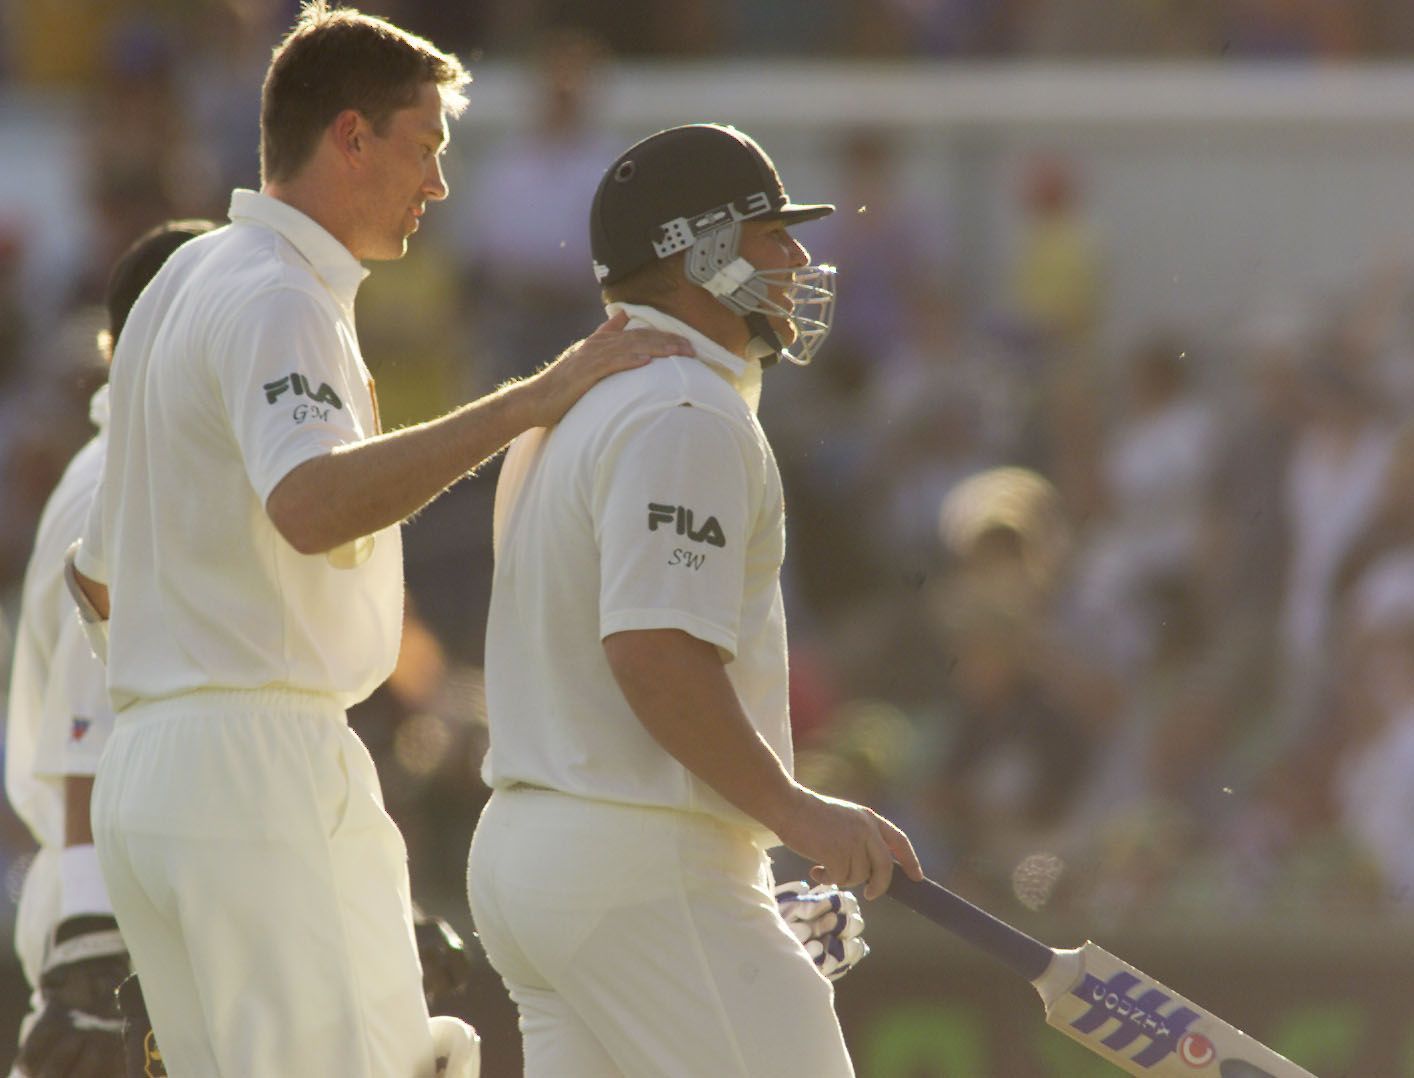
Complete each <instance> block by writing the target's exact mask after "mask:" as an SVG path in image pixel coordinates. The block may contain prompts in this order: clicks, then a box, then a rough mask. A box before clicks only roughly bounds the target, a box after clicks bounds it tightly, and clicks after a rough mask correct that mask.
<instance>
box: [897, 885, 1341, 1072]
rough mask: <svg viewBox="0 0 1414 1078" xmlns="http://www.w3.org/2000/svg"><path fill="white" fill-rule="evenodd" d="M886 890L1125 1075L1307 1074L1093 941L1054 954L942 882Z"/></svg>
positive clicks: (1050, 1021) (1057, 1027) (1052, 949)
mask: <svg viewBox="0 0 1414 1078" xmlns="http://www.w3.org/2000/svg"><path fill="white" fill-rule="evenodd" d="M889 894H890V895H892V896H893V897H894V898H895V899H897V900H898V901H900V902H902V903H903V904H904V905H905V906H907V907H909V909H911V910H914V911H915V912H916V913H920V914H922V915H923V916H924V917H926V918H928V920H930V921H932V922H933V923H934V924H936V925H939V926H941V927H942V928H945V929H947V930H948V931H949V932H952V933H953V934H955V935H957V936H958V937H960V938H962V939H964V940H966V941H967V942H969V943H971V944H972V945H973V946H974V947H977V948H978V949H979V950H981V951H983V952H985V953H986V954H989V955H991V956H992V957H993V958H995V959H997V960H998V961H1000V962H1003V963H1005V964H1006V965H1007V966H1009V967H1010V968H1011V969H1012V970H1014V971H1015V972H1017V973H1019V974H1020V975H1021V976H1023V977H1025V978H1026V979H1027V980H1028V981H1030V982H1031V983H1032V984H1033V985H1034V986H1035V987H1036V991H1037V992H1039V993H1040V994H1041V1000H1042V1002H1043V1003H1044V1004H1045V1007H1046V1021H1047V1022H1049V1023H1050V1024H1051V1025H1052V1026H1054V1027H1055V1028H1056V1029H1058V1030H1060V1031H1061V1032H1062V1033H1064V1034H1066V1035H1067V1036H1069V1037H1072V1038H1074V1039H1075V1040H1077V1041H1079V1042H1080V1043H1081V1044H1083V1045H1084V1046H1085V1047H1086V1048H1089V1049H1090V1050H1091V1051H1092V1052H1094V1053H1095V1054H1097V1055H1099V1056H1103V1057H1104V1058H1105V1059H1107V1060H1109V1061H1110V1062H1111V1063H1113V1064H1115V1066H1117V1067H1120V1068H1122V1069H1124V1070H1126V1071H1128V1072H1129V1073H1130V1074H1141V1075H1151V1076H1153V1078H1315V1075H1313V1074H1311V1072H1310V1071H1307V1070H1303V1069H1302V1068H1301V1067H1298V1066H1297V1065H1296V1064H1295V1063H1292V1062H1291V1061H1290V1060H1289V1059H1287V1058H1285V1057H1284V1056H1281V1055H1278V1054H1277V1053H1276V1052H1274V1051H1272V1050H1271V1049H1270V1048H1268V1047H1267V1046H1266V1045H1264V1044H1262V1043H1261V1042H1260V1041H1255V1040H1253V1039H1252V1038H1251V1037H1249V1036H1247V1035H1246V1034H1245V1033H1243V1032H1242V1031H1241V1030H1239V1029H1237V1028H1236V1027H1234V1026H1231V1025H1229V1024H1228V1023H1226V1022H1224V1021H1223V1020H1222V1019H1221V1018H1218V1017H1217V1016H1216V1015H1214V1014H1212V1013H1211V1012H1209V1011H1206V1010H1204V1009H1203V1008H1202V1007H1199V1006H1198V1005H1197V1004H1195V1003H1193V1002H1191V1001H1189V1000H1187V999H1184V998H1183V997H1182V996H1180V995H1178V994H1177V993H1176V992H1173V991H1172V990H1170V989H1169V988H1167V987H1166V986H1164V985H1162V984H1160V983H1159V982H1158V981H1156V980H1154V979H1153V978H1152V977H1150V976H1149V975H1148V974H1146V973H1143V972H1141V971H1140V970H1137V969H1135V968H1134V967H1133V966H1131V965H1130V964H1129V963H1127V962H1125V961H1124V960H1122V959H1120V958H1116V957H1115V956H1114V955H1112V954H1110V953H1109V952H1108V951H1106V950H1105V949H1104V948H1103V947H1100V946H1097V945H1096V944H1094V943H1086V944H1085V946H1084V947H1077V948H1074V949H1071V950H1055V949H1054V948H1051V947H1047V946H1046V945H1045V944H1044V943H1041V942H1039V941H1037V940H1034V939H1032V938H1031V937H1030V936H1028V935H1027V934H1026V933H1024V932H1022V931H1021V930H1020V929H1018V928H1015V927H1013V926H1012V925H1009V924H1007V923H1006V922H1005V921H1002V920H1000V919H998V918H996V917H993V916H992V915H991V914H990V913H988V912H987V911H986V910H984V909H982V908H981V907H980V906H974V905H973V904H972V903H971V902H968V901H967V900H966V899H965V898H962V897H961V896H959V895H955V894H953V892H951V891H949V890H948V889H947V888H946V887H944V886H942V884H939V883H936V882H934V881H933V880H930V879H926V878H925V879H924V880H922V881H921V882H915V881H913V880H910V879H908V878H906V877H905V876H904V875H903V873H901V872H895V873H894V880H893V883H892V884H891V885H890V887H889Z"/></svg>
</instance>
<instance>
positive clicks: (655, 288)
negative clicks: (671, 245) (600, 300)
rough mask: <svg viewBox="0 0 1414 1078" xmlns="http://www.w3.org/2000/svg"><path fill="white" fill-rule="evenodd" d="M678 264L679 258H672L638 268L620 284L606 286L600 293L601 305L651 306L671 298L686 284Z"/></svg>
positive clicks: (680, 258)
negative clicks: (631, 304)
mask: <svg viewBox="0 0 1414 1078" xmlns="http://www.w3.org/2000/svg"><path fill="white" fill-rule="evenodd" d="M682 261H683V256H682V255H681V254H676V255H670V256H669V257H667V258H664V259H659V260H658V261H656V262H650V263H648V265H646V266H640V267H639V268H638V269H636V270H634V271H633V272H632V273H630V274H629V275H628V276H627V277H625V278H623V280H621V281H615V282H614V283H613V284H611V285H607V286H606V287H605V288H604V289H603V290H602V295H603V297H604V302H605V303H642V304H644V305H646V306H649V307H652V306H654V305H655V303H656V302H657V301H659V300H662V299H666V298H667V297H668V296H671V295H672V294H673V293H674V292H676V291H677V290H678V287H679V285H680V283H682V282H685V281H686V280H687V278H686V277H684V276H683V272H682Z"/></svg>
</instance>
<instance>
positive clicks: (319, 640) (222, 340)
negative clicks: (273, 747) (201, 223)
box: [79, 191, 403, 710]
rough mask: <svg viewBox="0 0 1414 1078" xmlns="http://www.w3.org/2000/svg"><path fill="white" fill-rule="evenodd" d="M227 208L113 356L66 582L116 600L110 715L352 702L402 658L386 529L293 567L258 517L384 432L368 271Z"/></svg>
mask: <svg viewBox="0 0 1414 1078" xmlns="http://www.w3.org/2000/svg"><path fill="white" fill-rule="evenodd" d="M230 213H231V224H230V225H229V226H227V227H225V228H221V229H218V230H216V231H214V232H210V233H208V234H206V235H205V236H201V237H199V238H197V239H194V240H192V241H190V242H188V243H186V244H184V245H183V246H182V247H181V248H180V249H179V250H178V251H176V253H174V254H173V255H172V257H171V258H170V259H168V261H167V263H166V264H165V265H164V266H163V267H162V269H161V270H160V271H159V272H158V274H157V276H156V277H155V278H154V279H153V281H152V283H151V284H149V285H148V287H147V288H146V290H145V291H144V292H143V293H142V295H141V296H140V297H138V301H137V302H136V303H135V304H134V305H133V309H132V312H131V314H130V315H129V317H128V321H127V324H126V325H125V326H124V328H123V334H122V337H121V338H120V339H119V342H118V347H117V351H116V354H115V355H114V358H113V369H112V372H111V375H110V385H111V386H112V407H113V417H112V421H111V426H110V431H109V451H108V458H107V465H106V467H105V469H104V472H103V479H102V484H101V487H100V490H99V494H98V496H97V498H96V499H95V502H94V507H93V511H92V512H91V513H90V515H89V520H88V525H87V527H86V529H85V532H84V545H83V549H82V552H81V554H80V557H79V568H80V569H81V570H82V571H83V572H84V573H85V574H87V575H88V576H91V577H93V578H95V579H97V580H101V581H104V582H105V583H107V584H108V586H109V592H110V596H111V605H112V621H111V624H110V642H109V658H108V686H109V689H110V692H111V694H112V698H113V703H114V706H115V707H116V708H117V709H119V710H121V709H122V708H123V707H125V706H127V704H129V703H131V702H132V701H134V700H138V699H153V698H159V697H165V696H171V695H174V694H177V693H181V692H188V691H191V690H195V689H203V688H216V689H247V688H259V687H263V686H275V687H281V688H289V689H296V690H302V691H308V692H317V693H327V694H332V695H334V696H336V697H337V698H338V699H339V700H340V702H341V703H342V704H343V705H344V706H345V707H347V706H350V705H352V704H354V703H357V702H358V701H359V700H362V699H363V698H364V697H366V696H367V695H368V694H369V693H370V692H372V691H373V689H374V688H375V687H377V685H378V684H379V683H380V682H382V681H383V680H384V679H385V678H386V677H387V676H388V674H389V673H390V672H391V671H392V668H393V664H394V662H395V661H396V659H397V653H398V641H399V636H400V633H401V628H402V601H403V590H402V588H403V584H402V546H401V534H400V531H399V529H398V528H397V527H396V526H394V527H391V528H387V529H385V530H383V531H381V532H379V533H378V534H377V535H376V536H374V537H372V539H373V542H372V544H371V547H372V549H371V551H369V550H368V549H367V548H368V546H369V545H370V544H369V543H368V540H367V539H365V540H363V541H361V543H360V551H359V555H358V556H355V555H354V553H353V552H352V551H351V550H346V549H344V548H341V549H340V550H339V551H335V552H333V553H332V554H330V555H324V554H316V555H305V554H300V553H298V552H297V551H295V549H294V548H293V547H291V546H290V545H289V544H288V543H287V542H286V541H285V539H284V538H283V537H282V536H281V535H280V533H279V532H278V531H277V530H276V528H275V526H274V525H273V524H272V523H271V521H270V518H269V517H268V516H267V514H266V512H265V501H266V499H267V498H268V497H269V495H270V492H271V491H272V490H273V489H274V488H275V486H276V484H278V483H279V481H280V480H281V479H283V478H284V477H285V476H286V475H287V474H288V473H289V472H290V471H291V469H293V468H294V467H296V466H297V465H299V464H302V463H304V462H305V461H307V460H310V459H311V458H313V457H317V456H320V455H322V454H324V453H328V452H329V451H330V450H332V449H334V448H335V447H337V446H340V445H345V444H348V443H351V442H356V441H359V440H361V439H363V438H366V437H368V436H370V435H371V434H373V433H374V432H375V431H376V429H377V417H376V413H375V408H374V404H373V398H372V393H371V379H370V378H369V374H368V371H367V368H365V366H364V364H363V359H362V357H361V356H360V354H359V349H358V340H357V337H356V335H355V332H354V313H353V303H354V296H355V294H356V293H357V291H358V286H359V284H360V282H362V280H363V278H364V277H365V276H366V274H367V271H366V270H364V268H363V267H362V266H361V265H360V264H359V262H358V261H357V260H356V259H355V258H354V257H353V256H352V255H351V254H350V253H349V251H348V250H347V249H346V248H345V247H344V246H343V245H342V244H340V243H339V242H338V241H337V240H335V239H334V237H333V236H331V235H330V234H329V233H328V232H326V231H325V230H324V229H323V228H321V227H320V226H319V225H317V224H315V222H314V221H312V220H311V219H310V218H308V217H307V216H305V215H304V214H302V213H300V212H299V211H298V210H296V209H294V208H293V207H291V206H289V205H286V204H285V203H283V202H280V201H278V200H276V199H273V198H269V197H267V196H265V195H261V194H257V193H256V192H254V191H236V192H235V193H234V194H233V196H232V198H231V211H230ZM352 545H353V544H349V546H352Z"/></svg>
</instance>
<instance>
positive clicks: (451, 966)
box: [412, 905, 472, 1010]
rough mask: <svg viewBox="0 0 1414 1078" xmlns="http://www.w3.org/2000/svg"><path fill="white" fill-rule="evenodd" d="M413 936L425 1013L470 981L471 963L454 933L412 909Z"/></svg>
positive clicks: (463, 944) (424, 913) (459, 938)
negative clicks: (425, 1000)
mask: <svg viewBox="0 0 1414 1078" xmlns="http://www.w3.org/2000/svg"><path fill="white" fill-rule="evenodd" d="M412 915H413V916H412V926H413V934H414V936H415V937H416V939H417V957H418V959H419V960H420V961H421V963H422V994H423V995H424V996H425V997H426V998H427V1008H428V1010H437V1009H438V1008H439V1005H445V1001H446V998H447V997H448V996H453V995H456V994H457V993H459V992H460V991H461V990H462V989H464V988H465V987H466V986H467V984H468V983H470V981H471V971H472V961H471V956H470V955H468V954H467V953H466V944H465V943H463V942H462V938H461V936H459V935H457V931H456V929H454V928H453V927H452V926H451V925H449V924H448V923H447V922H446V921H444V920H442V918H440V917H437V916H435V915H434V914H430V913H428V912H427V911H425V910H423V909H421V908H419V907H418V906H416V905H414V906H413V909H412Z"/></svg>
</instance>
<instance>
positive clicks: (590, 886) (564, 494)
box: [468, 304, 853, 1078]
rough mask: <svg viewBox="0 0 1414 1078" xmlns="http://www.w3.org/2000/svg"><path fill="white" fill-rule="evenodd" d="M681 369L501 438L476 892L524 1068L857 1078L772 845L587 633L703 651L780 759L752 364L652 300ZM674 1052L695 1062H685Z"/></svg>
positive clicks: (771, 581) (777, 488) (776, 613)
mask: <svg viewBox="0 0 1414 1078" xmlns="http://www.w3.org/2000/svg"><path fill="white" fill-rule="evenodd" d="M619 307H622V308H623V309H624V310H626V311H627V313H628V314H629V315H630V318H631V321H630V323H629V324H630V325H648V326H653V327H656V328H659V329H664V330H668V331H671V332H674V333H677V334H680V335H681V336H683V337H685V338H687V339H688V340H689V341H690V342H691V343H692V346H693V348H694V350H695V353H696V355H695V357H694V358H683V357H678V358H671V359H659V360H657V361H655V362H654V363H652V364H650V365H649V366H647V367H643V368H640V369H637V370H634V371H629V372H625V373H621V374H619V375H615V376H614V377H612V378H608V379H605V380H604V381H603V382H601V383H600V384H599V385H597V386H595V387H594V388H593V389H591V390H590V391H589V392H588V393H586V394H585V395H584V397H583V398H582V399H581V400H580V401H579V403H578V404H576V405H575V407H574V408H572V409H571V410H570V411H569V412H568V413H567V414H566V415H565V417H564V419H562V420H561V422H560V423H559V425H558V426H556V427H554V428H553V429H551V430H549V431H544V430H536V431H530V432H528V433H526V434H524V435H522V436H521V437H520V438H518V439H517V440H516V441H515V442H514V443H513V444H512V446H511V449H510V451H509V454H508V456H507V458H506V460H505V462H504V464H503V466H502V470H501V476H500V480H499V486H498V488H497V492H496V514H495V547H496V570H495V576H494V579H493V586H492V597H491V611H490V618H489V622H488V625H487V640H486V654H487V672H486V683H487V710H488V715H489V723H490V749H489V751H488V753H487V756H486V759H485V763H484V766H483V772H482V775H483V778H484V779H485V781H486V782H487V784H488V785H490V786H491V787H492V788H493V791H494V792H493V795H492V797H491V800H490V802H489V803H488V804H487V806H486V808H485V810H484V812H483V813H482V816H481V820H480V822H479V824H478V826H477V831H476V836H475V838H474V840H473V843H472V848H471V855H470V859H469V867H468V892H469V895H470V900H471V908H472V913H473V915H474V917H475V920H476V925H477V930H478V932H479V934H480V938H481V941H482V944H483V946H484V947H485V949H486V952H487V955H488V957H489V958H490V959H491V962H492V964H493V965H494V966H495V967H496V969H497V970H498V972H500V974H501V976H502V978H503V979H504V980H505V982H506V985H507V988H508V990H509V991H510V994H511V996H512V998H513V999H514V1000H515V1002H516V1005H517V1007H518V1008H519V1010H520V1015H521V1030H522V1034H523V1042H524V1054H525V1068H526V1073H527V1074H528V1075H536V1076H540V1075H559V1074H575V1075H582V1076H589V1075H594V1076H596V1078H597V1076H599V1075H606V1076H607V1075H612V1074H666V1073H679V1074H681V1073H692V1074H702V1075H707V1074H713V1075H719V1074H743V1075H745V1074H769V1073H777V1072H782V1073H783V1072H786V1071H798V1072H799V1073H803V1074H812V1075H817V1076H824V1075H829V1076H831V1078H842V1076H844V1075H849V1074H852V1073H853V1072H852V1070H851V1068H850V1064H849V1060H848V1055H847V1053H846V1051H845V1048H844V1043H843V1039H842V1035H841V1032H840V1028H839V1023H838V1021H837V1019H836V1018H835V1015H834V1010H833V994H832V990H831V987H830V985H829V982H828V981H826V980H825V979H824V978H823V977H821V976H820V975H819V973H818V972H817V971H816V969H815V967H814V966H813V965H812V963H811V960H810V958H809V957H807V956H806V954H805V952H804V951H803V950H802V949H801V947H800V946H799V944H798V943H797V942H796V938H795V936H794V935H792V933H791V931H790V930H789V929H788V928H787V927H786V925H785V922H783V921H782V919H781V917H780V915H779V914H778V913H777V909H776V902H775V899H774V898H773V896H772V887H773V880H772V876H771V867H770V862H769V859H768V858H767V855H766V853H765V850H766V848H768V847H770V846H774V845H776V844H777V842H778V840H777V838H776V836H774V835H772V834H771V833H770V832H769V831H767V830H766V829H765V828H763V827H762V826H761V825H760V824H759V823H757V822H756V821H755V820H753V819H751V818H750V817H748V816H746V815H745V814H743V813H742V812H740V811H739V810H738V809H736V808H735V807H733V806H731V805H730V804H728V803H727V802H726V801H725V800H724V799H723V798H722V797H721V796H719V795H718V794H717V793H716V792H714V791H713V790H712V789H711V788H710V787H709V786H707V784H706V783H704V782H703V781H702V780H701V779H699V778H697V777H696V776H695V775H693V774H692V773H691V772H690V771H689V770H688V769H687V768H685V767H684V766H683V765H682V764H680V763H679V762H678V761H677V760H676V759H674V758H673V757H672V756H671V755H669V753H668V752H667V751H665V750H664V749H663V748H662V747H661V746H659V745H658V744H657V743H656V742H655V741H654V739H653V737H652V736H651V735H650V734H649V733H648V731H647V729H646V728H645V727H644V725H643V723H642V722H641V721H640V720H639V719H638V718H637V717H636V716H635V714H634V712H633V710H632V709H631V707H630V706H629V704H628V702H627V700H626V699H625V697H624V693H623V691H622V689H621V688H620V687H619V685H618V684H617V682H616V681H615V678H614V674H613V671H612V669H611V667H610V664H609V661H608V659H607V658H606V655H605V651H604V647H603V645H602V642H601V641H602V640H603V638H604V637H606V636H609V635H611V634H614V633H619V632H623V631H625V630H641V629H674V630H681V631H683V632H686V633H688V634H690V635H692V636H694V637H696V638H698V639H700V640H703V641H707V642H709V643H711V644H713V645H715V646H716V648H717V649H718V652H719V653H720V655H721V656H722V658H723V660H724V662H725V664H726V665H725V670H726V672H727V675H728V677H729V679H730V681H731V684H732V687H733V689H734V690H735V692H736V694H737V696H738V698H739V699H740V702H741V705H742V708H743V710H744V711H745V713H746V715H747V716H748V717H749V719H750V721H751V723H752V725H753V726H754V727H755V729H756V730H757V732H758V733H759V734H760V735H761V737H762V738H763V739H764V740H765V741H766V743H767V744H769V746H770V747H771V749H772V750H773V751H774V752H775V754H776V755H777V757H778V758H779V759H780V760H781V761H782V763H783V765H784V766H785V767H786V768H787V769H789V768H790V766H791V760H792V750H791V736H790V725H789V712H788V707H787V655H786V627H785V616H784V612H783V606H782V598H781V589H780V582H779V572H780V568H781V563H782V560H783V557H784V552H785V515H784V502H783V498H782V492H781V482H780V476H779V474H778V472H777V468H776V462H775V458H774V456H773V454H772V452H771V447H770V445H769V444H768V443H767V441H766V437H765V435H764V433H763V432H762V429H761V426H760V424H759V422H758V421H757V418H756V414H755V410H756V402H757V400H758V398H759V391H760V377H761V367H760V364H759V363H758V362H756V361H754V360H745V359H742V358H741V357H739V356H737V355H735V354H733V353H731V352H729V351H728V350H726V349H725V348H723V347H722V346H721V345H719V344H717V343H716V342H715V341H713V340H711V339H709V338H707V337H706V336H704V335H703V334H701V333H699V332H697V331H696V330H694V329H693V328H692V327H690V326H688V325H687V324H685V323H683V322H681V321H679V320H677V319H674V318H672V317H669V316H668V315H665V314H663V313H662V312H660V311H657V310H655V309H653V308H650V307H644V306H638V305H627V304H613V305H611V306H610V308H609V310H610V311H614V310H615V309H617V308H619ZM687 1061H691V1064H690V1066H691V1070H690V1071H689V1070H685V1069H683V1068H684V1067H685V1066H688V1062H687Z"/></svg>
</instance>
